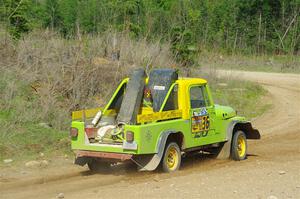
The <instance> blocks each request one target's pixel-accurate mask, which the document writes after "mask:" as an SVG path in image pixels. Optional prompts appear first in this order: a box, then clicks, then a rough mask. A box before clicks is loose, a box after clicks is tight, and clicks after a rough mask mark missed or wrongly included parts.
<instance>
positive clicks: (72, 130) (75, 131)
mask: <svg viewBox="0 0 300 199" xmlns="http://www.w3.org/2000/svg"><path fill="white" fill-rule="evenodd" d="M70 136H71V138H76V137H77V136H78V129H77V128H74V127H71V128H70Z"/></svg>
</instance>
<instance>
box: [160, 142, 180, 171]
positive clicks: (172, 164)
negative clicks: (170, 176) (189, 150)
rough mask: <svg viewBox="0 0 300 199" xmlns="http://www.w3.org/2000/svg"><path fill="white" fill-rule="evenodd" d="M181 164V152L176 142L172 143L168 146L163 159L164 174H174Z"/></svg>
mask: <svg viewBox="0 0 300 199" xmlns="http://www.w3.org/2000/svg"><path fill="white" fill-rule="evenodd" d="M180 164H181V152H180V148H179V146H178V144H177V143H176V142H170V143H168V145H167V146H166V149H165V152H164V156H163V159H162V167H163V171H164V172H168V173H169V172H174V171H176V170H178V169H179V167H180Z"/></svg>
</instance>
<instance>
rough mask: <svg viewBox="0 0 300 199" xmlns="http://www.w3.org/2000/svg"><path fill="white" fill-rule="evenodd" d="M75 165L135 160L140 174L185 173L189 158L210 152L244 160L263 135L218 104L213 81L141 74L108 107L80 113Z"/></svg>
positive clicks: (165, 72) (166, 72)
mask: <svg viewBox="0 0 300 199" xmlns="http://www.w3.org/2000/svg"><path fill="white" fill-rule="evenodd" d="M70 136H71V146H72V150H74V152H75V154H76V159H75V164H79V165H81V166H83V165H85V164H88V167H89V168H90V169H91V170H96V169H98V168H101V167H105V166H107V165H110V163H112V162H119V161H128V160H129V161H133V162H134V163H136V164H137V165H138V167H139V170H146V171H152V170H155V169H156V168H157V167H158V165H159V164H161V166H162V168H163V170H164V171H165V172H173V171H176V170H178V169H179V167H180V163H181V156H182V154H183V153H188V152H191V151H205V152H209V153H213V154H215V155H216V157H217V158H232V159H233V160H244V159H245V158H246V156H247V139H260V133H259V132H258V130H256V129H254V128H253V127H252V125H251V123H250V122H249V121H247V120H246V119H245V118H244V117H241V116H237V113H236V111H235V110H233V109H232V108H231V107H228V106H221V105H217V104H214V101H213V98H212V95H211V92H210V89H209V86H208V84H207V81H206V80H204V79H200V78H181V77H178V74H177V72H176V71H175V70H173V69H154V70H152V71H151V72H150V74H149V75H148V76H147V75H146V73H145V71H144V70H143V69H138V70H135V71H134V72H133V73H132V74H131V77H130V78H126V79H124V80H123V81H122V82H121V83H120V84H119V86H118V87H117V89H116V91H115V92H114V94H113V96H112V97H111V99H110V100H109V102H108V103H107V105H106V106H105V107H104V108H96V109H89V110H81V111H75V112H73V113H72V127H71V129H70Z"/></svg>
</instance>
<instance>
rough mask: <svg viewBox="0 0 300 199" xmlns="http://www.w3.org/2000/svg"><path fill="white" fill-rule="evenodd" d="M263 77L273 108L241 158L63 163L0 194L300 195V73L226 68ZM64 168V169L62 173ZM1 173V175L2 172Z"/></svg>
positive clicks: (3, 186) (3, 185) (0, 188)
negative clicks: (163, 167) (155, 166)
mask: <svg viewBox="0 0 300 199" xmlns="http://www.w3.org/2000/svg"><path fill="white" fill-rule="evenodd" d="M219 74H220V75H223V76H224V75H225V76H229V77H230V78H236V77H239V78H242V79H248V80H251V81H255V82H259V83H261V84H262V85H263V86H264V88H265V89H267V90H268V91H269V95H268V97H267V99H266V100H271V101H272V103H273V108H272V110H270V111H268V112H267V113H266V114H264V115H263V116H261V117H260V118H256V119H255V121H253V122H254V126H255V127H257V128H258V129H259V130H260V131H261V134H262V139H261V140H260V141H250V143H249V156H248V159H247V160H245V161H241V162H235V161H230V160H224V161H221V160H213V159H210V158H207V157H204V156H201V155H199V156H193V157H186V158H184V159H183V166H182V169H181V170H180V171H179V172H176V173H175V174H164V173H160V172H139V173H138V172H136V171H135V170H134V169H133V168H131V167H129V168H120V167H116V168H114V169H112V171H109V172H108V173H105V174H92V173H90V172H88V171H87V169H86V168H77V167H75V166H71V165H63V166H62V167H60V168H59V169H56V170H44V171H47V173H46V174H45V173H43V171H42V172H40V173H39V175H40V177H39V178H34V179H12V180H10V181H8V182H5V181H3V180H2V181H1V180H0V198H1V199H2V198H14V199H17V198H56V196H57V195H58V193H63V194H64V198H67V199H68V198H106V199H107V198H270V199H271V198H273V199H274V198H300V75H293V74H275V73H262V72H239V71H234V72H227V71H219ZM62 173H64V175H61V174H62ZM0 179H1V178H0Z"/></svg>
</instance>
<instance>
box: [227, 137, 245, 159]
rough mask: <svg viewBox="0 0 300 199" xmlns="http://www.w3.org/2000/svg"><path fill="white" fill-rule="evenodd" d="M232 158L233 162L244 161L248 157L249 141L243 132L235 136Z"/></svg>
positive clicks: (232, 145) (232, 144)
mask: <svg viewBox="0 0 300 199" xmlns="http://www.w3.org/2000/svg"><path fill="white" fill-rule="evenodd" d="M230 155H231V158H232V159H233V160H237V161H239V160H244V159H246V157H247V139H246V135H245V133H244V132H243V131H237V132H235V134H234V135H233V138H232V143H231V154H230Z"/></svg>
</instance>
